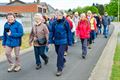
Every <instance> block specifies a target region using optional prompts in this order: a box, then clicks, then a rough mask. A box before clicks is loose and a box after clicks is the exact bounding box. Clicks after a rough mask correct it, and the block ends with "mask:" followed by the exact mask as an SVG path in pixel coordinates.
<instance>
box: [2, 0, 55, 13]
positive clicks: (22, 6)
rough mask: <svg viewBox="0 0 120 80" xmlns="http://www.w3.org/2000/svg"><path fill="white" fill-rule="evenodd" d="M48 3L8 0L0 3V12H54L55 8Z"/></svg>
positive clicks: (38, 0)
mask: <svg viewBox="0 0 120 80" xmlns="http://www.w3.org/2000/svg"><path fill="white" fill-rule="evenodd" d="M48 6H49V5H48V4H47V3H45V2H40V0H37V2H33V3H25V2H23V1H20V0H14V1H12V0H10V3H7V4H4V5H3V4H0V12H3V13H7V12H14V13H36V12H40V13H42V14H48V13H51V12H54V11H55V9H54V8H53V7H51V6H50V7H48ZM49 8H50V10H49Z"/></svg>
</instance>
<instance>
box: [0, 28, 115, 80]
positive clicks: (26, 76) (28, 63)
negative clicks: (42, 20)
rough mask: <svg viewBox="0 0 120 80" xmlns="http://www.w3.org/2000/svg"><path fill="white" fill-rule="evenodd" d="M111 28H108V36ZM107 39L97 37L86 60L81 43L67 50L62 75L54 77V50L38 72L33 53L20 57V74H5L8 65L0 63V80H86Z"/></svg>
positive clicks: (100, 36)
mask: <svg viewBox="0 0 120 80" xmlns="http://www.w3.org/2000/svg"><path fill="white" fill-rule="evenodd" d="M112 30H113V27H112V26H111V28H110V34H111V33H112ZM107 41H108V39H105V38H104V37H103V35H99V36H98V38H97V39H96V40H95V43H94V45H93V46H92V49H90V50H89V51H88V55H87V58H86V59H85V60H83V59H82V58H81V43H80V42H78V43H77V44H76V45H75V46H74V47H70V48H69V55H68V56H67V57H66V59H67V63H66V66H65V68H64V71H63V75H62V76H60V77H56V76H55V73H56V54H55V51H54V48H52V50H50V52H49V53H48V56H49V63H48V65H42V68H41V69H40V70H35V60H34V53H33V51H31V52H29V53H26V54H24V55H21V60H22V70H21V71H20V72H17V73H15V72H11V73H8V72H7V67H8V63H7V62H6V61H4V62H1V63H0V80H88V77H89V76H90V73H91V71H92V70H93V68H94V66H95V64H96V63H97V61H98V59H99V57H100V55H101V53H102V51H103V49H104V47H105V45H106V43H107Z"/></svg>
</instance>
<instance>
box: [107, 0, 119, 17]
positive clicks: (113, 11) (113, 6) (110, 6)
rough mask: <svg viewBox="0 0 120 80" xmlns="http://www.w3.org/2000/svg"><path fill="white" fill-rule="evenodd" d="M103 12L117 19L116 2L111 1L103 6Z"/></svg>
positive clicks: (115, 0)
mask: <svg viewBox="0 0 120 80" xmlns="http://www.w3.org/2000/svg"><path fill="white" fill-rule="evenodd" d="M119 6H120V4H119ZM105 11H106V12H108V14H109V15H111V16H116V17H117V15H118V0H111V2H110V3H109V4H107V5H106V6H105Z"/></svg>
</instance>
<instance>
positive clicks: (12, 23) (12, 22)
mask: <svg viewBox="0 0 120 80" xmlns="http://www.w3.org/2000/svg"><path fill="white" fill-rule="evenodd" d="M15 22H16V20H15V21H14V22H12V23H9V22H7V23H8V24H9V25H13V24H14V23H15Z"/></svg>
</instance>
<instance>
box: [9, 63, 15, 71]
mask: <svg viewBox="0 0 120 80" xmlns="http://www.w3.org/2000/svg"><path fill="white" fill-rule="evenodd" d="M14 68H15V65H14V64H11V65H10V67H9V68H8V72H12V71H13V70H14Z"/></svg>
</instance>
